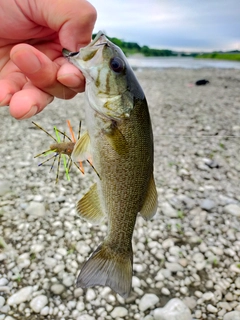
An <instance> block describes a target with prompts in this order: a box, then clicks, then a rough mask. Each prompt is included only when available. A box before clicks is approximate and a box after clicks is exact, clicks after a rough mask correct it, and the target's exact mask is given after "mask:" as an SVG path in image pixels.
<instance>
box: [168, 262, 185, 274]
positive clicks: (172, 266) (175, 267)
mask: <svg viewBox="0 0 240 320" xmlns="http://www.w3.org/2000/svg"><path fill="white" fill-rule="evenodd" d="M165 266H166V268H167V269H168V270H169V271H171V272H178V271H183V270H184V268H183V267H182V266H181V265H180V264H179V263H177V262H166V263H165Z"/></svg>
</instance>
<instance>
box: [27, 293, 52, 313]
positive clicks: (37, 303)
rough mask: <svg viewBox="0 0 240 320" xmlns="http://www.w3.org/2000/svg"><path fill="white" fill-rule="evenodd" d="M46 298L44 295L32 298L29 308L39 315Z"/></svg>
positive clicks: (46, 300)
mask: <svg viewBox="0 0 240 320" xmlns="http://www.w3.org/2000/svg"><path fill="white" fill-rule="evenodd" d="M47 303H48V298H47V297H46V296H45V295H39V296H36V297H35V298H33V299H32V300H31V302H30V307H31V308H32V309H33V311H34V312H36V313H40V312H41V310H42V309H43V308H44V307H45V306H46V305H47Z"/></svg>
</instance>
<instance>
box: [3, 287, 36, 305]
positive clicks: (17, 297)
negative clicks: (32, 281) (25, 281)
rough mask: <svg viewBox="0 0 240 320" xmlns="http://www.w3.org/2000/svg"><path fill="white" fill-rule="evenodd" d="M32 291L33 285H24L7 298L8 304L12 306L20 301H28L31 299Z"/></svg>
mask: <svg viewBox="0 0 240 320" xmlns="http://www.w3.org/2000/svg"><path fill="white" fill-rule="evenodd" d="M32 292H33V287H31V286H29V287H25V288H22V289H20V290H19V291H17V292H16V293H14V294H13V295H12V296H10V297H9V298H8V300H7V303H8V305H9V306H13V305H14V304H20V303H22V302H25V301H28V300H30V299H31V296H32Z"/></svg>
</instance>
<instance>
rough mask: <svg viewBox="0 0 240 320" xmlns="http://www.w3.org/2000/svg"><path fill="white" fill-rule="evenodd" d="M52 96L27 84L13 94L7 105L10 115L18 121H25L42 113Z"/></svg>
mask: <svg viewBox="0 0 240 320" xmlns="http://www.w3.org/2000/svg"><path fill="white" fill-rule="evenodd" d="M52 100H53V96H51V95H50V94H48V93H46V92H43V91H41V90H40V89H38V88H36V87H34V86H32V85H31V84H27V85H26V86H25V87H24V88H23V89H22V90H21V91H19V92H17V93H15V94H14V95H13V96H12V98H11V101H10V103H9V110H10V114H11V115H12V116H13V117H14V118H16V119H18V120H22V119H27V118H30V117H32V116H34V115H35V114H37V113H38V112H40V111H42V110H43V109H44V108H45V107H46V106H47V105H48V104H49V103H50V102H51V101H52Z"/></svg>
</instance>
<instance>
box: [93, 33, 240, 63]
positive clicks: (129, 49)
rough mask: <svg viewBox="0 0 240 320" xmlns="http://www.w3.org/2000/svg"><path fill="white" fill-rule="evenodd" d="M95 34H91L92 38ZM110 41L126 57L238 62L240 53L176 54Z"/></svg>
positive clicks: (164, 50)
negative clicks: (139, 55) (136, 55)
mask: <svg viewBox="0 0 240 320" xmlns="http://www.w3.org/2000/svg"><path fill="white" fill-rule="evenodd" d="M95 36H96V34H93V38H94V37H95ZM108 39H109V40H110V41H112V42H113V43H115V44H116V45H117V46H118V47H120V48H121V49H122V51H123V52H124V54H125V55H126V56H130V55H133V54H141V55H143V56H145V57H176V56H178V57H179V56H180V57H194V58H199V59H222V60H234V61H240V51H238V50H235V51H229V52H222V51H219V52H218V51H215V52H210V53H200V52H190V53H186V52H177V51H172V50H168V49H154V48H149V47H148V46H142V47H141V46H140V45H139V44H138V43H136V42H126V41H124V40H121V39H118V38H115V37H113V38H111V37H108Z"/></svg>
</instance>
